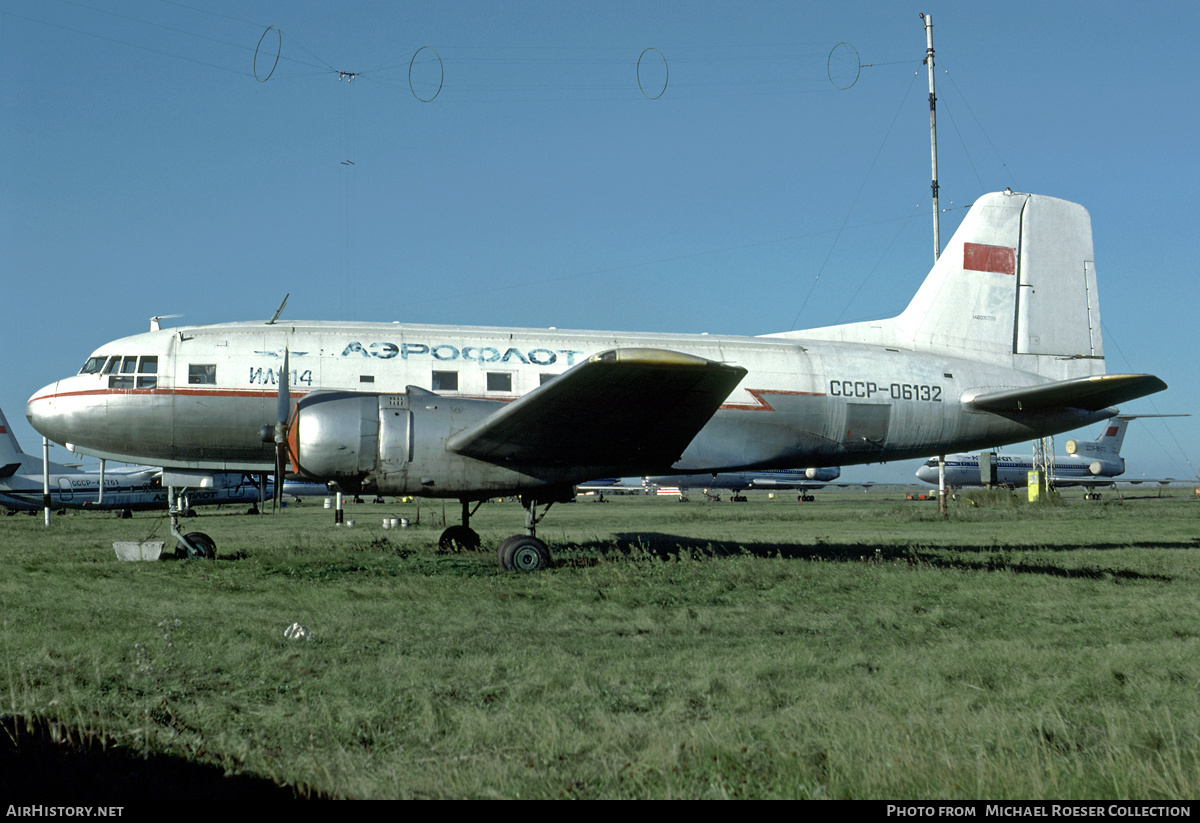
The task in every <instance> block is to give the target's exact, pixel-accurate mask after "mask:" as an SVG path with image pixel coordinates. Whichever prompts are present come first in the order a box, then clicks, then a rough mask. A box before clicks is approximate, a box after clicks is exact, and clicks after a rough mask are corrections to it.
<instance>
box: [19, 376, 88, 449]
mask: <svg viewBox="0 0 1200 823" xmlns="http://www.w3.org/2000/svg"><path fill="white" fill-rule="evenodd" d="M68 406H70V400H68V398H67V397H66V396H65V394H64V386H62V380H56V382H54V383H52V384H50V385H48V386H46V388H43V389H41V390H38V391H36V392H34V396H32V397H30V398H29V402H28V403H25V417H26V419H28V420H29V425H30V426H32V427H34V429H35V431H37V433H38V434H41V435H42V437H46V438H48V439H50V440H53V441H54V443H62V444H66V443H78V439H77V438H76V434H77V432H73V431H72V414H71V409H70V408H68Z"/></svg>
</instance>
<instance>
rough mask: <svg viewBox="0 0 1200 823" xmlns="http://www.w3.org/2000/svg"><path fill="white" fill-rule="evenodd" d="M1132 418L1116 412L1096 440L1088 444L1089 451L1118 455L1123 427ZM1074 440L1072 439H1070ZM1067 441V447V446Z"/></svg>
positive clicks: (1123, 432)
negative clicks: (1090, 447) (1089, 446)
mask: <svg viewBox="0 0 1200 823" xmlns="http://www.w3.org/2000/svg"><path fill="white" fill-rule="evenodd" d="M1132 419H1133V415H1128V414H1118V415H1117V416H1116V417H1114V418H1112V419H1111V420H1109V421H1108V423H1107V424H1106V425H1105V427H1104V433H1103V434H1101V435H1100V436H1099V437H1097V438H1096V442H1095V443H1092V444H1089V445H1091V446H1092V449H1089V451H1090V452H1096V453H1100V452H1102V453H1104V454H1110V455H1112V456H1113V457H1118V456H1120V454H1121V444H1122V443H1124V442H1125V429H1126V427H1127V426H1128V425H1129V421H1130V420H1132ZM1071 442H1074V441H1071ZM1069 445H1070V444H1069V443H1068V447H1069Z"/></svg>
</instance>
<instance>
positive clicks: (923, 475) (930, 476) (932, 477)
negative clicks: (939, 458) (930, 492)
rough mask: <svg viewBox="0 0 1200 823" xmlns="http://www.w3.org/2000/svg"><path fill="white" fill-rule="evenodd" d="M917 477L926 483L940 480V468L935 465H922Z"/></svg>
mask: <svg viewBox="0 0 1200 823" xmlns="http://www.w3.org/2000/svg"><path fill="white" fill-rule="evenodd" d="M917 479H918V480H923V481H925V482H926V483H936V482H938V470H937V469H936V468H935V467H933V466H922V467H921V468H919V469H917Z"/></svg>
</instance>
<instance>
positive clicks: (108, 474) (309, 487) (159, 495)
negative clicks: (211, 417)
mask: <svg viewBox="0 0 1200 823" xmlns="http://www.w3.org/2000/svg"><path fill="white" fill-rule="evenodd" d="M162 478H163V472H162V469H159V468H154V467H149V466H119V467H114V468H110V469H107V470H105V471H102V472H101V471H93V470H89V469H82V468H79V467H77V466H68V465H65V464H62V463H53V462H50V463H44V462H43V461H42V458H40V457H34V456H33V455H31V454H26V453H25V452H23V451H22V450H21V446H20V444H19V443H18V442H17V438H16V436H15V435H14V434H13V433H12V430H11V429H10V428H9V426H8V419H7V418H6V417H5V416H4V412H3V411H0V506H2V507H4V508H6V509H8V510H9V513H10V514H12V513H13V512H18V511H25V512H33V511H37V510H39V509H42V508H45V507H46V506H47V505H48V506H49V507H50V508H51V509H92V510H95V511H109V510H113V511H119V512H132V511H145V510H150V509H164V510H165V509H166V508H167V504H168V499H167V498H168V495H167V492H168V490H167V489H165V488H163V485H162ZM47 480H48V481H49V487H50V492H49V499H48V500H47V498H46V485H47ZM101 489H103V493H101ZM272 492H273V488H272V484H271V483H270V482H269V481H268V482H267V483H265V484H264V486H263V488H261V489H260V488H259V487H258V485H257V484H256V483H255V478H253V477H251V476H250V475H248V474H245V473H242V472H234V473H218V474H214V475H213V476H212V477H211V479H210V482H208V483H206V484H204V487H199V488H192V489H189V490H188V491H187V494H186V501H185V502H186V506H185V508H187V507H190V506H201V505H221V504H224V503H249V504H252V505H253V504H256V503H258V502H260V500H261V498H263V497H265V496H266V495H269V494H271V493H272ZM284 493H285V494H287V495H289V496H292V497H296V498H299V497H301V496H306V495H315V494H327V493H328V491H327V490H326V489H325V487H324V486H321V485H320V484H316V483H286V484H285V485H284Z"/></svg>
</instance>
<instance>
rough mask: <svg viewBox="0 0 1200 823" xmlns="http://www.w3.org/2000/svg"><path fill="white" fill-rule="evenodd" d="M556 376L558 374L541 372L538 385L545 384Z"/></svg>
mask: <svg viewBox="0 0 1200 823" xmlns="http://www.w3.org/2000/svg"><path fill="white" fill-rule="evenodd" d="M556 377H558V375H557V374H539V375H538V378H539V380H538V385H539V386H544V385H546V384H547V383H549V382H550V381H551V380H553V379H554V378H556Z"/></svg>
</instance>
